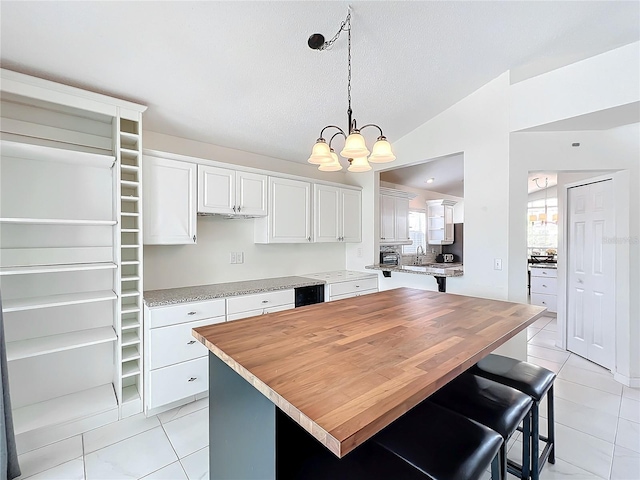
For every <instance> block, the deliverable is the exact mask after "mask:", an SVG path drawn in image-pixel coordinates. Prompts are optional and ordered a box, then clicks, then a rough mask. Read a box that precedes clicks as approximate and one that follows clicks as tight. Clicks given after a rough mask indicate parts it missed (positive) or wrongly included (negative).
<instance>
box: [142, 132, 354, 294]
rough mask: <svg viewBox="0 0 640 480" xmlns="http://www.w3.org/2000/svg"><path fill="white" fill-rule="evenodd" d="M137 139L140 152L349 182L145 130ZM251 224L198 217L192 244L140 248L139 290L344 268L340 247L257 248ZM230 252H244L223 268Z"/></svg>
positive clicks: (297, 165)
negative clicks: (141, 287) (239, 261)
mask: <svg viewBox="0 0 640 480" xmlns="http://www.w3.org/2000/svg"><path fill="white" fill-rule="evenodd" d="M143 138H144V148H147V149H152V150H161V151H165V152H171V153H177V154H181V155H189V156H194V157H198V158H205V159H209V160H216V161H219V162H227V163H230V164H234V165H242V166H247V167H253V168H260V169H266V170H270V171H273V172H282V173H287V174H291V175H302V176H305V177H309V178H317V179H322V180H329V181H335V182H340V183H346V182H345V180H349V179H348V178H347V177H346V175H344V174H343V173H338V174H337V175H336V174H333V175H332V174H329V175H327V174H326V173H323V172H319V171H318V170H317V168H316V167H314V166H312V165H303V164H300V163H294V162H288V161H285V160H280V159H275V158H271V157H265V156H262V155H256V154H253V153H247V152H243V151H240V150H234V149H231V148H225V147H219V146H217V145H210V144H206V143H201V142H194V141H191V140H186V139H183V138H178V137H171V136H168V135H163V134H159V133H155V132H147V131H145V132H144V134H143ZM143 182H144V179H143ZM143 191H144V190H143ZM143 201H144V199H143ZM254 222H255V220H253V219H234V220H226V219H224V218H222V217H218V216H213V217H198V244H197V245H170V246H159V245H145V246H144V287H145V290H155V289H163V288H176V287H184V286H191V285H206V284H210V283H222V282H233V281H241V280H253V279H260V278H268V277H282V276H288V275H298V274H303V273H314V272H325V271H330V270H342V269H344V268H345V245H344V244H339V243H336V244H330V243H318V244H289V245H257V244H254V243H253V224H254ZM230 252H244V263H243V264H240V265H238V264H236V265H231V264H229V253H230Z"/></svg>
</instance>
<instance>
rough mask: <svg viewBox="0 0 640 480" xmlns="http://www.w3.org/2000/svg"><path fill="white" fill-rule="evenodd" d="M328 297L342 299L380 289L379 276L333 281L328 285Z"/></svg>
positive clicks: (332, 299)
mask: <svg viewBox="0 0 640 480" xmlns="http://www.w3.org/2000/svg"><path fill="white" fill-rule="evenodd" d="M328 290H329V292H328V295H327V297H328V299H329V301H330V302H332V301H334V300H342V299H345V298H351V297H359V296H360V295H367V294H369V293H376V292H377V291H378V277H377V276H376V277H371V278H363V279H360V280H350V281H348V282H338V283H331V284H329V285H328Z"/></svg>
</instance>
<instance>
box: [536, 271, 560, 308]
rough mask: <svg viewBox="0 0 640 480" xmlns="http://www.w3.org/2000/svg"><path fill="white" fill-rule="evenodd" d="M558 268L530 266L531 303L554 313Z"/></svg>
mask: <svg viewBox="0 0 640 480" xmlns="http://www.w3.org/2000/svg"><path fill="white" fill-rule="evenodd" d="M557 277H558V270H557V269H555V268H536V267H531V305H539V306H541V307H547V311H549V312H551V313H556V312H557V311H558V308H557V301H558V300H557V299H558V297H557V292H558V284H557V282H558V278H557Z"/></svg>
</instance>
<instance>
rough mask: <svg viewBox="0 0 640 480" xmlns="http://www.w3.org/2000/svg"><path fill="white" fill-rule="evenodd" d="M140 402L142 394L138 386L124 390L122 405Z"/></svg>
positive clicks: (131, 386)
mask: <svg viewBox="0 0 640 480" xmlns="http://www.w3.org/2000/svg"><path fill="white" fill-rule="evenodd" d="M139 400H140V393H138V387H137V386H136V385H130V386H128V387H124V388H123V389H122V403H123V404H125V403H130V402H135V401H139Z"/></svg>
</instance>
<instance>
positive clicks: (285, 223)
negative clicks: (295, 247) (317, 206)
mask: <svg viewBox="0 0 640 480" xmlns="http://www.w3.org/2000/svg"><path fill="white" fill-rule="evenodd" d="M268 211H269V214H268V216H267V217H262V218H258V219H256V221H255V227H254V228H255V235H254V241H255V243H309V242H311V183H309V182H303V181H300V180H290V179H287V178H277V177H269V208H268Z"/></svg>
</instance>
